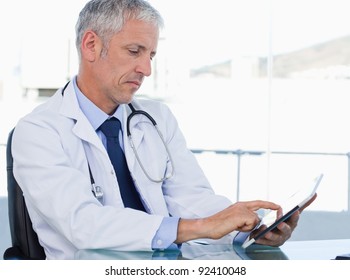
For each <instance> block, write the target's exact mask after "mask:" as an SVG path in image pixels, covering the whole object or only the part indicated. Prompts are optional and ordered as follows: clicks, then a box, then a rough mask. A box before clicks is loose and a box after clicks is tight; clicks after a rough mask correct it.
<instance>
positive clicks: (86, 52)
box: [81, 30, 102, 62]
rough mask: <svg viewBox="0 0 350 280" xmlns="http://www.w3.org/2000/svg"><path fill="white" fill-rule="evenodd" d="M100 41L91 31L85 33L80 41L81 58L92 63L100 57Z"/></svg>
mask: <svg viewBox="0 0 350 280" xmlns="http://www.w3.org/2000/svg"><path fill="white" fill-rule="evenodd" d="M101 50H102V41H101V39H100V37H98V36H97V34H96V33H95V32H93V31H91V30H89V31H86V32H85V34H84V35H83V38H82V41H81V54H82V58H83V59H86V60H87V61H90V62H94V61H95V60H96V58H97V57H99V56H100V53H101Z"/></svg>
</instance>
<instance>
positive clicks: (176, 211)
mask: <svg viewBox="0 0 350 280" xmlns="http://www.w3.org/2000/svg"><path fill="white" fill-rule="evenodd" d="M133 104H134V106H135V107H136V108H139V109H142V110H145V111H146V112H148V113H149V114H150V115H151V116H153V118H154V119H155V120H156V121H157V122H158V127H159V129H160V130H161V132H162V133H163V135H164V138H165V141H166V143H167V145H168V147H169V150H170V153H171V154H172V156H173V160H174V166H175V175H174V176H173V177H172V178H171V179H168V180H167V181H166V182H164V183H153V182H151V181H149V180H148V179H147V178H146V176H145V175H144V173H143V171H142V170H141V168H140V166H139V164H138V162H137V161H136V159H135V156H134V153H133V151H132V149H131V147H130V145H129V141H128V139H127V136H126V133H124V146H125V155H126V158H127V162H128V166H129V169H130V172H131V174H132V177H133V178H134V180H135V184H136V187H137V189H138V190H139V192H140V195H141V197H142V200H143V201H144V203H145V204H146V205H145V206H146V209H147V210H148V213H149V214H147V213H144V212H140V211H136V210H133V209H129V208H124V206H123V202H122V200H121V196H120V193H119V187H118V182H117V180H116V177H115V175H114V170H113V166H112V164H111V162H110V160H109V157H108V154H107V151H106V149H105V148H104V146H103V144H102V142H101V140H100V139H99V137H98V136H97V134H96V132H95V131H94V129H93V128H92V126H91V125H90V123H89V121H88V120H87V118H86V117H85V115H84V114H83V113H82V111H81V110H80V108H79V105H78V102H77V99H76V95H75V93H74V87H73V84H72V83H70V84H69V85H68V87H67V88H66V90H65V92H64V95H62V92H61V90H58V91H57V92H56V93H55V95H54V96H53V97H51V98H50V99H49V100H48V101H47V102H46V103H44V104H42V105H40V106H39V107H38V108H36V109H35V110H34V111H33V112H32V113H30V114H29V115H27V116H25V117H24V118H22V119H21V120H20V121H19V123H18V124H17V126H16V128H15V132H14V135H13V143H12V154H13V157H14V175H15V178H16V179H17V181H18V183H19V185H20V186H21V188H22V189H23V193H24V197H25V200H26V204H27V207H28V211H29V213H30V217H31V220H32V223H33V228H34V229H35V231H36V232H37V234H38V236H39V239H40V243H41V244H42V246H43V247H44V249H45V253H46V256H47V258H48V259H72V258H74V254H75V253H76V252H77V251H78V250H82V249H94V248H101V249H113V250H121V251H133V250H151V242H152V239H153V237H154V236H155V234H156V232H157V230H158V228H159V225H160V223H161V222H162V219H163V217H164V216H169V215H171V216H174V217H182V218H196V217H204V216H208V215H211V214H213V213H215V212H217V211H219V210H222V209H223V208H225V207H227V206H229V205H230V204H231V202H230V201H229V200H228V199H226V198H224V197H221V196H218V195H215V194H214V192H213V190H212V189H211V187H210V185H209V183H208V181H207V179H206V177H205V175H204V174H203V172H202V170H201V169H200V167H199V165H198V164H197V162H196V160H195V157H194V156H193V154H192V153H191V152H190V151H189V150H188V149H187V147H186V143H185V139H184V137H183V135H182V133H181V132H180V129H179V127H178V125H177V122H176V120H175V118H174V116H173V115H172V114H171V112H170V110H169V109H168V108H167V107H166V106H165V105H163V104H161V103H159V102H155V101H149V100H139V101H136V100H135V101H133ZM123 106H125V105H123ZM124 111H125V114H126V115H125V117H124V120H125V122H124V124H123V131H124V132H126V119H127V115H128V114H129V113H130V110H129V108H128V107H127V108H125V110H124ZM131 130H132V133H133V139H134V142H135V146H136V149H137V151H138V154H139V156H140V158H141V160H142V161H143V162H144V163H145V166H146V168H147V169H148V171H149V173H150V174H152V175H153V177H155V176H163V175H164V173H165V172H166V169H167V167H168V162H167V155H166V153H165V150H164V149H163V148H162V147H163V146H162V144H161V142H160V139H159V136H158V134H157V133H156V131H155V130H154V128H153V127H152V126H151V125H150V124H149V121H148V120H147V119H146V118H145V117H144V116H135V117H134V118H133V121H132V122H131ZM88 163H89V165H90V167H91V171H92V173H93V177H94V179H95V182H96V185H98V186H101V187H102V188H103V192H104V203H103V205H102V204H101V203H100V202H99V201H98V200H97V199H96V198H95V197H94V196H93V194H92V192H91V183H90V177H89V170H88Z"/></svg>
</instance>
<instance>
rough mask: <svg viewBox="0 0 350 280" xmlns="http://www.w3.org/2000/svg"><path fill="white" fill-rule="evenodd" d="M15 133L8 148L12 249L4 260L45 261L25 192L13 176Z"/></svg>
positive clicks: (8, 142) (7, 252)
mask: <svg viewBox="0 0 350 280" xmlns="http://www.w3.org/2000/svg"><path fill="white" fill-rule="evenodd" d="M13 131H14V130H12V131H11V132H10V134H9V137H8V140H7V148H6V161H7V192H8V212H9V223H10V231H11V241H12V247H10V248H8V249H7V250H6V251H5V252H4V260H14V259H16V260H44V259H45V258H46V256H45V252H44V249H43V247H41V245H40V243H39V241H38V236H37V234H36V233H35V231H34V230H33V227H32V222H31V220H30V217H29V215H28V211H27V207H26V204H25V201H24V197H23V192H22V190H21V188H20V186H19V185H18V183H17V181H16V179H15V178H14V176H13V158H12V153H11V145H12V134H13Z"/></svg>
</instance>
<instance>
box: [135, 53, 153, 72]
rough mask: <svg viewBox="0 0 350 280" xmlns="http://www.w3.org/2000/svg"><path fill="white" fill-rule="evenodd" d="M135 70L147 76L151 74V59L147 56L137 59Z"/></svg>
mask: <svg viewBox="0 0 350 280" xmlns="http://www.w3.org/2000/svg"><path fill="white" fill-rule="evenodd" d="M136 72H137V73H141V74H142V75H144V76H146V77H148V76H150V75H151V74H152V61H151V59H150V58H149V57H148V58H142V59H140V60H139V62H138V64H137V66H136Z"/></svg>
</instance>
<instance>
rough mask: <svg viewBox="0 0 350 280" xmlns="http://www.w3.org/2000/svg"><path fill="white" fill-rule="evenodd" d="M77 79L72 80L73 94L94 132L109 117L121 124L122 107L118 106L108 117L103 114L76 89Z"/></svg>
mask: <svg viewBox="0 0 350 280" xmlns="http://www.w3.org/2000/svg"><path fill="white" fill-rule="evenodd" d="M76 79H77V77H76V76H75V77H74V79H73V85H74V90H75V94H76V96H77V99H78V103H79V107H80V109H81V110H82V112H83V113H84V115H85V116H86V118H87V119H88V120H89V122H90V123H91V125H92V127H93V128H94V130H97V129H98V128H99V127H100V125H101V124H102V123H103V122H104V121H105V120H107V119H108V118H110V117H115V118H117V119H118V120H119V121H120V122H121V123H123V115H124V114H123V110H124V106H118V108H117V110H116V111H115V112H114V114H113V115H112V116H109V115H108V114H106V113H105V112H103V111H102V110H101V109H100V108H98V107H97V106H96V105H95V104H94V103H93V102H91V100H90V99H88V98H87V97H86V96H85V95H84V94H83V93H82V92H81V91H80V89H79V88H78V85H77V81H76Z"/></svg>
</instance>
